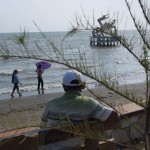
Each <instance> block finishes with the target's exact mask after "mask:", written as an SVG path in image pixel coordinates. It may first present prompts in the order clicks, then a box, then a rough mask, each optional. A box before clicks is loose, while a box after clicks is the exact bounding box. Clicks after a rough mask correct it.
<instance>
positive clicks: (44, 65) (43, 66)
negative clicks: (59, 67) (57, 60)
mask: <svg viewBox="0 0 150 150" xmlns="http://www.w3.org/2000/svg"><path fill="white" fill-rule="evenodd" d="M39 65H41V66H42V68H43V69H48V68H50V67H51V64H50V63H48V62H46V61H40V62H38V63H36V66H37V67H38V66H39Z"/></svg>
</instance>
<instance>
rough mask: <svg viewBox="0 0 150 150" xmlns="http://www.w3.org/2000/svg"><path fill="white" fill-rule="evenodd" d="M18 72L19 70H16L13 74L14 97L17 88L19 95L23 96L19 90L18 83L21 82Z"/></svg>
mask: <svg viewBox="0 0 150 150" xmlns="http://www.w3.org/2000/svg"><path fill="white" fill-rule="evenodd" d="M17 73H18V70H14V71H13V74H12V83H13V84H14V87H13V90H12V93H11V97H14V95H13V94H14V92H15V90H17V92H18V94H19V96H21V93H20V92H19V86H18V84H20V85H21V83H20V81H19V79H18V76H17Z"/></svg>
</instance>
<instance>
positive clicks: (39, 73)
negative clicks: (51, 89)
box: [36, 65, 44, 90]
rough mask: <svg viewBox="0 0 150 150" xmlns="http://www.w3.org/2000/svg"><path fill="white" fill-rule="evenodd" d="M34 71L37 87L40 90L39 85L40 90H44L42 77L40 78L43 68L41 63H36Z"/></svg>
mask: <svg viewBox="0 0 150 150" xmlns="http://www.w3.org/2000/svg"><path fill="white" fill-rule="evenodd" d="M36 72H37V78H38V87H37V89H38V90H40V86H41V88H42V90H44V82H43V78H42V74H43V72H44V69H43V68H42V65H38V67H37V70H36Z"/></svg>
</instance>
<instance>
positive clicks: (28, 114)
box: [0, 83, 145, 132]
mask: <svg viewBox="0 0 150 150" xmlns="http://www.w3.org/2000/svg"><path fill="white" fill-rule="evenodd" d="M122 87H124V86H122ZM126 87H127V89H128V91H130V92H132V93H135V95H136V96H137V97H142V98H145V84H144V83H138V84H130V85H128V86H126ZM94 91H95V92H96V93H99V94H100V95H101V97H103V100H104V101H105V102H107V103H109V104H115V106H121V105H123V104H127V103H130V101H128V100H126V99H125V98H122V97H120V96H118V95H117V94H115V93H114V92H112V91H108V90H106V89H105V88H103V87H99V88H97V89H95V90H94ZM83 93H84V94H85V95H89V96H92V95H91V93H89V92H88V91H87V90H83ZM60 95H63V93H50V94H41V95H33V96H25V97H18V98H14V99H7V100H1V101H0V132H5V131H8V130H13V129H16V128H24V127H39V124H40V119H41V114H42V112H43V108H44V106H45V104H46V103H47V102H48V101H50V100H51V99H53V98H55V97H59V96H60Z"/></svg>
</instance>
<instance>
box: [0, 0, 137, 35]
mask: <svg viewBox="0 0 150 150" xmlns="http://www.w3.org/2000/svg"><path fill="white" fill-rule="evenodd" d="M129 1H131V0H129ZM134 3H135V4H134V5H133V9H134V11H136V15H139V16H140V11H139V9H138V5H137V4H136V2H134ZM0 4H1V8H0V33H5V32H20V28H21V29H24V28H26V29H28V31H30V32H36V31H38V30H37V28H36V26H35V25H34V23H33V21H34V22H36V23H37V25H38V26H39V27H40V28H41V29H42V31H48V32H49V31H68V29H69V28H70V22H72V20H73V18H74V16H75V13H76V12H78V14H79V15H80V14H81V15H82V13H81V10H82V9H81V6H82V8H83V10H84V12H85V14H86V16H88V17H89V18H92V15H93V10H94V15H95V18H96V19H98V18H99V17H100V16H101V15H102V14H107V13H108V12H109V13H110V16H111V17H112V16H117V14H118V13H119V19H120V20H121V21H120V22H121V23H119V29H124V28H125V29H134V25H133V23H132V20H131V19H130V17H129V12H128V10H127V6H126V4H125V2H124V0H0ZM122 16H123V17H122Z"/></svg>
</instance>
